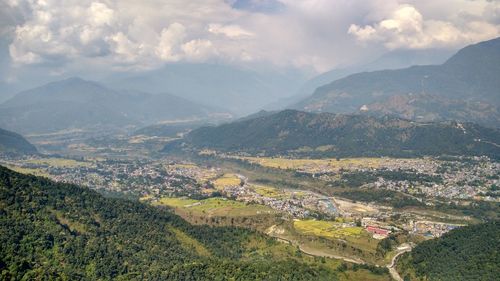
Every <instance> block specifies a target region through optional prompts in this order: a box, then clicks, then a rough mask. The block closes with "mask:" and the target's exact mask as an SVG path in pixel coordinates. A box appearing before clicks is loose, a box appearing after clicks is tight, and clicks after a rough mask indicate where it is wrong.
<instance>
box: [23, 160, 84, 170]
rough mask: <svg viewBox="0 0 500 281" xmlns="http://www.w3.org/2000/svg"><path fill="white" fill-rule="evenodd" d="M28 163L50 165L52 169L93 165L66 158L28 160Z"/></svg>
mask: <svg viewBox="0 0 500 281" xmlns="http://www.w3.org/2000/svg"><path fill="white" fill-rule="evenodd" d="M26 162H27V163H32V164H39V165H48V166H52V167H67V168H74V167H88V166H90V165H91V164H90V163H88V162H82V161H76V160H73V159H64V158H46V159H33V160H28V161H26Z"/></svg>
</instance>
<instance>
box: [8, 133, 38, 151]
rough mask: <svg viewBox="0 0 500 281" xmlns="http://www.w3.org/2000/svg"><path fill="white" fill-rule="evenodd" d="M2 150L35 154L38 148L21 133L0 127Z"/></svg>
mask: <svg viewBox="0 0 500 281" xmlns="http://www.w3.org/2000/svg"><path fill="white" fill-rule="evenodd" d="M0 152H14V153H22V154H33V153H37V149H36V147H35V146H34V145H32V144H31V143H30V142H28V141H27V140H26V139H25V138H23V137H22V136H21V135H19V134H16V133H14V132H11V131H7V130H4V129H1V128H0Z"/></svg>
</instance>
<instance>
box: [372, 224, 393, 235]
mask: <svg viewBox="0 0 500 281" xmlns="http://www.w3.org/2000/svg"><path fill="white" fill-rule="evenodd" d="M366 230H367V231H369V232H371V233H375V234H380V235H388V234H389V232H390V231H389V230H386V229H382V228H378V227H374V226H370V225H369V226H367V227H366Z"/></svg>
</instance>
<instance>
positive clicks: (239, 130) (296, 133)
mask: <svg viewBox="0 0 500 281" xmlns="http://www.w3.org/2000/svg"><path fill="white" fill-rule="evenodd" d="M499 139H500V131H499V130H496V129H489V128H484V127H481V126H478V125H475V124H471V123H463V124H462V123H457V122H441V123H417V122H413V121H409V120H405V119H399V118H393V117H383V118H375V117H370V116H366V115H342V114H332V113H322V114H314V113H307V112H301V111H294V110H285V111H282V112H279V113H275V114H272V115H268V116H263V117H259V118H254V119H250V120H243V121H239V122H233V123H229V124H224V125H220V126H217V127H204V128H200V129H197V130H194V131H192V132H190V133H189V134H188V135H187V137H186V139H185V141H186V142H187V143H188V144H191V145H192V146H194V147H196V148H198V149H203V148H208V149H215V150H220V151H228V152H249V153H261V152H263V153H265V154H268V155H276V154H298V155H300V154H301V155H304V156H315V157H332V156H340V157H345V156H414V155H442V154H450V155H461V154H465V155H483V154H484V155H489V156H492V157H499V156H500V146H499V144H498V143H496V142H498V140H499Z"/></svg>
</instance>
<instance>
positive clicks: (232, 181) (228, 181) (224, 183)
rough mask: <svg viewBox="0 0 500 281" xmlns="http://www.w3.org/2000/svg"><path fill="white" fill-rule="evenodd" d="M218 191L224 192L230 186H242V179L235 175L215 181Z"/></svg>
mask: <svg viewBox="0 0 500 281" xmlns="http://www.w3.org/2000/svg"><path fill="white" fill-rule="evenodd" d="M213 184H214V186H215V188H216V189H218V190H222V189H224V188H226V187H230V186H238V185H240V184H241V179H240V178H239V177H238V176H236V175H235V174H225V175H223V176H222V177H220V178H217V179H216V180H214V181H213Z"/></svg>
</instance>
